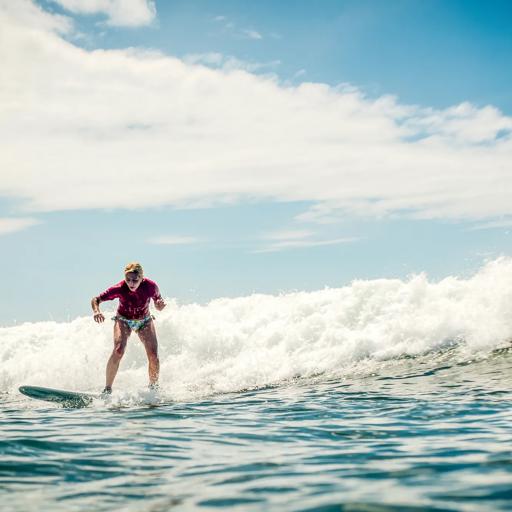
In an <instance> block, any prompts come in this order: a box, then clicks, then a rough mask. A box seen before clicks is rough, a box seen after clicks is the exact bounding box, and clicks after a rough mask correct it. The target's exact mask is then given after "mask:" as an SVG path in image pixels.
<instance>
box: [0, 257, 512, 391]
mask: <svg viewBox="0 0 512 512" xmlns="http://www.w3.org/2000/svg"><path fill="white" fill-rule="evenodd" d="M510 283H512V260H511V259H510V258H500V259H497V260H495V261H492V262H490V263H488V264H486V265H485V266H483V267H482V268H481V269H480V270H479V271H478V272H477V273H476V274H475V275H474V276H472V277H470V278H467V279H461V278H457V277H449V278H446V279H443V280H442V281H440V282H429V280H428V279H427V277H426V275H424V274H420V275H415V276H412V277H410V278H409V279H407V280H404V281H402V280H399V279H377V280H368V281H363V280H357V281H354V282H352V283H351V284H350V285H348V286H345V287H342V288H331V289H325V290H320V291H315V292H296V293H288V294H281V295H262V294H254V295H251V296H247V297H240V298H235V299H227V298H219V299H216V300H213V301H211V302H210V303H208V304H205V305H199V304H187V305H179V304H178V303H177V302H176V301H174V300H169V301H168V307H167V308H166V309H165V310H164V311H163V312H160V313H158V312H157V313H155V314H156V315H157V320H156V327H157V332H158V338H159V344H160V361H161V388H162V393H163V394H164V395H166V396H169V397H170V398H173V399H180V400H181V399H185V400H186V399H187V398H190V397H198V396H207V395H210V394H215V393H225V392H236V391H240V390H244V389H250V388H257V387H263V386H268V385H276V384H279V383H282V382H284V381H287V380H289V379H294V378H308V377H313V376H318V375H328V376H329V377H330V378H332V377H338V378H343V377H345V376H347V375H350V374H351V373H353V372H354V369H355V368H357V367H358V365H359V367H360V368H364V369H365V370H364V371H368V372H378V371H379V365H382V364H384V363H383V362H385V361H389V360H393V359H396V358H402V357H404V356H408V357H416V356H419V355H425V354H430V353H432V354H435V353H436V352H439V351H440V350H444V349H446V348H447V347H450V346H454V345H456V346H459V347H463V348H464V350H465V351H466V353H467V354H469V356H470V355H471V354H472V353H476V352H478V351H480V352H481V351H484V352H485V351H487V352H489V351H491V350H493V349H494V348H497V347H499V346H500V345H502V344H503V343H505V342H507V340H509V339H510V338H512V314H511V313H512V287H511V286H510ZM102 306H103V309H104V310H105V311H107V310H108V308H109V306H110V307H114V305H113V303H111V304H107V303H104V304H103V305H102ZM106 316H107V318H109V314H108V313H107V314H106ZM0 340H1V343H0V357H1V360H2V366H1V370H0V386H1V390H2V391H4V392H6V391H7V392H13V391H15V389H16V388H17V386H19V385H22V384H31V385H38V386H47V387H56V388H65V389H71V390H83V391H86V390H89V391H98V390H100V389H101V388H102V386H103V384H104V372H105V364H106V361H107V359H108V356H109V354H110V351H111V349H112V322H111V321H109V320H107V321H106V322H105V323H104V324H96V323H94V321H93V320H92V317H81V318H77V319H75V320H73V321H71V322H67V323H56V322H38V323H25V324H22V325H19V326H16V327H8V328H2V329H0ZM469 356H468V357H469ZM146 383H147V360H146V356H145V352H144V349H143V347H142V345H141V343H140V342H139V340H138V337H137V335H136V334H132V336H131V338H130V341H129V343H128V349H127V351H126V355H125V357H124V358H123V360H122V362H121V366H120V371H119V373H118V376H117V379H116V382H115V386H116V388H117V389H122V390H123V391H124V392H133V393H137V392H138V391H139V390H140V389H141V388H143V387H144V386H145V385H146Z"/></svg>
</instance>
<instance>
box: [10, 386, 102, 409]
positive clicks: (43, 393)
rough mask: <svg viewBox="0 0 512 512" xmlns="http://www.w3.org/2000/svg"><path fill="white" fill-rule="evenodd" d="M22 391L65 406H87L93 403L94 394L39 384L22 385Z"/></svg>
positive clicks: (29, 395) (39, 398) (32, 396)
mask: <svg viewBox="0 0 512 512" xmlns="http://www.w3.org/2000/svg"><path fill="white" fill-rule="evenodd" d="M19 390H20V393H23V394H24V395H26V396H28V397H30V398H35V399H36V400H44V401H46V402H57V403H59V404H62V405H63V406H64V407H87V406H88V405H90V404H91V402H92V401H93V399H94V398H95V397H94V395H89V394H87V393H77V392H76V391H64V390H62V389H52V388H41V387H38V386H21V387H20V388H19Z"/></svg>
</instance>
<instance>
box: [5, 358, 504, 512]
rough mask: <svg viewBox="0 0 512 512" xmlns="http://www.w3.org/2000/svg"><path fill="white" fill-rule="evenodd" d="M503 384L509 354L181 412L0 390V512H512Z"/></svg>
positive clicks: (238, 396) (387, 371)
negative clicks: (48, 399)
mask: <svg viewBox="0 0 512 512" xmlns="http://www.w3.org/2000/svg"><path fill="white" fill-rule="evenodd" d="M511 389H512V351H511V350H510V349H502V350H495V351H493V352H492V353H490V354H487V355H486V356H485V357H483V358H481V359H479V360H472V361H467V360H466V361H461V360H460V357H458V356H457V355H456V354H453V353H451V352H450V351H448V352H447V353H441V354H430V355H428V356H422V357H420V358H413V359H400V360H395V361H390V362H388V363H387V364H386V365H384V366H383V367H382V368H381V370H380V372H379V374H377V375H370V376H365V377H358V376H352V377H350V376H347V377H346V378H345V379H344V380H343V381H342V382H340V381H332V380H330V381H323V380H322V378H321V377H317V378H313V379H309V380H308V379H298V380H295V381H293V382H288V383H286V384H282V385H280V386H276V387H272V388H266V389H259V390H252V391H246V392H239V393H233V394H224V395H219V396H214V397H210V398H208V399H206V400H198V401H190V402H182V403H159V400H160V398H159V397H157V396H154V397H152V398H151V404H150V403H144V399H142V400H141V401H140V403H138V404H136V403H133V397H132V399H131V401H129V400H127V401H125V402H123V401H122V400H121V402H116V403H110V404H109V403H105V402H101V401H98V402H97V403H95V404H94V406H93V407H90V408H87V409H62V408H59V407H56V406H54V405H48V404H46V403H44V402H34V401H33V402H31V403H30V401H29V400H28V399H25V398H23V397H22V396H21V395H20V396H17V395H14V394H13V395H11V394H9V395H3V396H2V401H1V406H0V407H1V408H0V410H1V416H0V418H1V419H0V434H1V441H0V455H1V462H0V489H1V496H2V510H4V511H8V510H66V511H71V510H134V511H135V510H147V511H152V512H156V511H164V510H193V509H197V510H222V509H226V508H229V509H230V510H244V511H246V510H247V511H251V510H254V511H256V510H285V511H286V510H290V511H292V510H293V511H298V510H304V511H306V510H325V511H329V510H333V511H334V510H358V511H359V510H372V511H381V510H413V509H415V508H416V509H418V510H468V511H469V510H474V511H488V510H510V508H511V506H512V409H511V403H512V401H511V400H512V391H511ZM139 400H140V397H139ZM27 402H29V403H30V406H27ZM400 507H403V508H400Z"/></svg>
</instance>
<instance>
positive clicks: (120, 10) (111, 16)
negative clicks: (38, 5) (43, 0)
mask: <svg viewBox="0 0 512 512" xmlns="http://www.w3.org/2000/svg"><path fill="white" fill-rule="evenodd" d="M53 1H54V2H55V3H58V4H59V5H61V6H62V7H64V9H66V10H68V11H70V12H73V13H76V14H105V15H106V16H107V17H108V21H107V24H108V25H112V26H127V27H136V26H140V25H149V24H150V23H151V22H152V21H153V20H154V19H155V16H156V8H155V2H154V1H150V0H53Z"/></svg>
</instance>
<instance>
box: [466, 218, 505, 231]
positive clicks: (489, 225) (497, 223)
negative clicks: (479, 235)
mask: <svg viewBox="0 0 512 512" xmlns="http://www.w3.org/2000/svg"><path fill="white" fill-rule="evenodd" d="M502 228H512V219H510V218H509V219H499V220H493V221H489V222H481V223H479V224H476V225H475V226H473V227H471V228H470V231H479V230H481V229H502Z"/></svg>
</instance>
